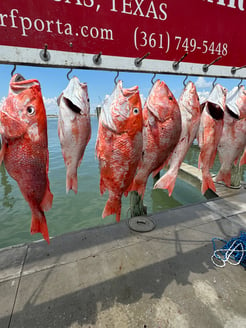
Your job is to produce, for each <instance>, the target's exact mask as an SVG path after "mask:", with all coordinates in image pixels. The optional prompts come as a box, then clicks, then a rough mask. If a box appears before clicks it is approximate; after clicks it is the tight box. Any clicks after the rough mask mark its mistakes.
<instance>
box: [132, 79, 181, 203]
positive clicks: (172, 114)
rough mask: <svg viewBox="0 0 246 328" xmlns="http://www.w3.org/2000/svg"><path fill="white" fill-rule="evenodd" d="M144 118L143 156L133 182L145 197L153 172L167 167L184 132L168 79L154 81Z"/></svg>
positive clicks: (145, 107) (134, 186)
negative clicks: (168, 159)
mask: <svg viewBox="0 0 246 328" xmlns="http://www.w3.org/2000/svg"><path fill="white" fill-rule="evenodd" d="M143 119H144V127H143V156H142V159H141V162H140V164H139V168H138V171H137V174H136V176H135V178H134V182H133V185H132V190H136V191H137V192H138V193H139V195H141V196H142V198H143V197H144V192H145V188H146V184H147V180H148V177H149V175H150V174H151V173H152V175H153V176H155V175H156V174H157V173H158V172H159V171H160V170H161V169H162V168H163V166H164V164H165V161H166V160H167V158H168V156H169V155H170V153H171V152H172V151H173V149H174V147H175V146H176V144H177V142H178V140H179V136H180V133H181V114H180V110H179V106H178V103H177V101H176V99H175V97H174V95H173V94H172V92H171V91H170V90H169V88H168V86H167V85H166V83H165V82H163V81H160V80H157V81H156V82H155V83H154V85H153V87H152V89H151V90H150V93H149V96H148V98H147V100H146V102H145V105H144V109H143ZM155 188H161V186H159V185H155Z"/></svg>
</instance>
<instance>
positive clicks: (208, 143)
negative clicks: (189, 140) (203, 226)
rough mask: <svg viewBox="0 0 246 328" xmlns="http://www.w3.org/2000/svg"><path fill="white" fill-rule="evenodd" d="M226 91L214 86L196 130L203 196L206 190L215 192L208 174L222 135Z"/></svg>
mask: <svg viewBox="0 0 246 328" xmlns="http://www.w3.org/2000/svg"><path fill="white" fill-rule="evenodd" d="M225 100H226V90H225V89H224V88H223V87H222V86H221V85H219V84H216V85H215V87H214V88H213V90H212V91H211V93H210V95H209V97H208V99H207V101H206V104H205V106H204V109H203V112H202V115H201V122H200V125H199V130H198V144H199V147H200V154H199V160H198V168H200V169H201V170H202V188H201V191H202V193H203V194H204V193H205V192H206V190H207V189H208V188H210V189H211V190H213V191H216V188H215V185H214V182H213V180H212V177H211V174H210V172H209V170H210V168H212V166H213V164H214V160H215V156H216V153H217V146H218V143H219V140H220V137H221V135H222V129H223V122H224V121H223V117H224V110H225Z"/></svg>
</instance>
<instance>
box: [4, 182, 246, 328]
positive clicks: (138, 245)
mask: <svg viewBox="0 0 246 328" xmlns="http://www.w3.org/2000/svg"><path fill="white" fill-rule="evenodd" d="M150 218H151V219H152V221H153V222H154V223H155V224H156V227H155V229H154V230H152V231H150V232H145V233H139V232H134V231H132V230H131V229H129V225H128V221H127V220H123V221H121V222H120V223H119V224H113V225H108V226H103V227H100V228H93V229H88V230H82V231H78V232H74V233H69V234H66V235H63V236H58V237H55V238H53V239H51V242H50V245H48V244H46V242H44V241H40V242H36V243H32V244H25V245H20V246H16V247H10V248H5V249H2V250H0V327H1V328H22V327H23V328H39V327H45V328H51V327H56V328H58V327H59V328H80V327H84V328H94V327H96V328H144V327H145V328H166V327H170V328H175V327H177V328H193V327H194V328H195V327H199V328H209V327H211V328H219V327H224V328H230V327H233V328H237V327H240V328H242V327H246V271H245V269H244V268H243V266H242V265H237V266H234V265H232V264H230V263H228V262H227V263H226V264H225V266H224V267H223V268H219V267H216V266H215V265H214V264H213V263H212V261H211V255H212V254H213V245H212V238H214V237H218V238H222V239H224V240H226V241H229V240H230V239H231V238H232V237H234V236H238V235H239V233H240V231H246V189H244V188H243V187H241V188H240V189H238V190H233V192H232V193H230V194H228V196H226V197H224V198H223V199H222V198H216V199H213V200H209V201H207V202H204V203H199V204H195V205H188V206H182V207H179V208H176V209H172V210H167V211H164V212H161V213H157V214H155V215H152V216H151V217H150ZM223 245H224V244H223V243H222V242H221V243H219V242H218V245H217V246H218V248H219V247H221V246H223Z"/></svg>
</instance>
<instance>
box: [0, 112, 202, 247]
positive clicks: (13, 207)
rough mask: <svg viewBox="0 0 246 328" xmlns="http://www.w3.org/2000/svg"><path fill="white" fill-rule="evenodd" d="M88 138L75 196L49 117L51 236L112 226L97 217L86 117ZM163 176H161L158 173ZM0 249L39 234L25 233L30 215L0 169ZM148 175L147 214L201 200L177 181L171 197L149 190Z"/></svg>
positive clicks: (193, 152) (192, 158) (191, 159)
mask: <svg viewBox="0 0 246 328" xmlns="http://www.w3.org/2000/svg"><path fill="white" fill-rule="evenodd" d="M91 124H92V137H91V140H90V142H89V144H88V146H87V149H86V151H85V155H84V159H83V161H82V164H81V166H80V167H79V169H78V194H77V195H75V194H74V193H73V192H72V191H70V193H69V194H68V195H67V194H66V190H65V187H66V186H65V183H66V171H65V166H64V161H63V158H62V154H61V148H60V143H59V139H58V136H57V118H48V141H49V153H50V166H49V179H50V188H51V192H52V193H53V195H54V200H53V206H52V209H51V210H50V211H48V212H46V218H47V223H48V228H49V234H50V237H52V236H56V235H60V234H63V233H66V232H70V231H76V230H79V229H83V228H88V227H93V226H99V225H103V224H108V223H113V222H115V218H114V216H110V217H107V218H105V219H102V218H101V214H102V211H103V208H104V205H105V202H106V200H107V193H105V194H104V195H103V196H101V195H100V192H99V178H100V176H99V169H98V162H97V159H96V156H95V142H96V136H97V127H98V122H97V118H96V117H91ZM187 158H188V161H187V160H186V162H188V163H190V164H194V165H197V159H198V148H197V147H192V148H191V149H190V151H189V153H188V154H187ZM162 173H163V172H162ZM0 182H1V183H0V225H1V229H0V248H2V247H5V246H10V245H16V244H20V243H26V242H31V241H34V240H38V239H41V238H42V236H41V235H40V234H36V235H33V236H32V235H31V234H30V232H29V231H30V223H31V212H30V209H29V206H28V204H27V203H26V201H25V200H24V198H23V196H22V194H21V192H20V191H19V188H18V186H17V183H16V182H15V181H14V180H13V179H12V178H11V177H10V176H9V175H8V173H7V172H6V170H5V168H4V166H3V165H1V166H0ZM152 185H153V180H152V178H151V177H150V178H149V181H148V185H147V188H146V192H145V197H144V203H145V205H147V207H148V214H150V213H155V212H160V211H162V210H165V209H168V208H174V207H177V206H180V205H184V204H190V203H196V202H200V201H202V200H205V198H204V196H203V195H202V194H201V193H200V191H199V190H197V189H196V188H194V187H192V186H191V185H189V184H187V183H185V182H183V181H182V180H180V179H177V181H176V185H175V188H174V191H173V194H172V197H169V196H168V193H167V191H166V190H152ZM129 202H130V198H129V196H128V197H127V198H125V197H122V215H121V219H122V220H123V219H124V218H127V216H128V213H129V211H128V209H129Z"/></svg>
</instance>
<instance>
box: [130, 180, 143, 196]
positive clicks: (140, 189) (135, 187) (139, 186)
mask: <svg viewBox="0 0 246 328" xmlns="http://www.w3.org/2000/svg"><path fill="white" fill-rule="evenodd" d="M145 189H146V183H144V182H139V181H137V180H135V179H134V180H133V183H132V185H131V191H137V193H138V194H139V196H141V199H143V198H144V193H145Z"/></svg>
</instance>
